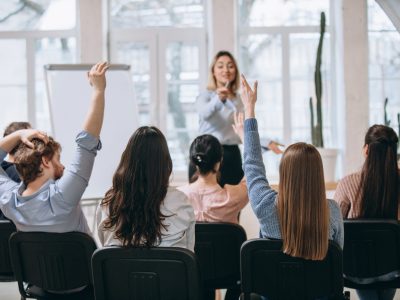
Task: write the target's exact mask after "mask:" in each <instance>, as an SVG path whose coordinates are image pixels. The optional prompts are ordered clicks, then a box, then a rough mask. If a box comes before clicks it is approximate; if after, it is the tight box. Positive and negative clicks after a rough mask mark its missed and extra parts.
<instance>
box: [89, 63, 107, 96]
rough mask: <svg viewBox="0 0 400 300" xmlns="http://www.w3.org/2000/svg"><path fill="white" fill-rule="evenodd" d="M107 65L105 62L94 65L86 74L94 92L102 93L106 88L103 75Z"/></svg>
mask: <svg viewBox="0 0 400 300" xmlns="http://www.w3.org/2000/svg"><path fill="white" fill-rule="evenodd" d="M108 67H109V65H108V64H107V62H103V63H97V64H95V65H94V66H93V67H92V68H91V69H90V71H89V72H87V76H88V80H89V83H90V85H91V86H92V87H93V88H94V89H95V90H96V91H101V92H102V91H104V90H105V88H106V76H105V73H106V71H107V69H108Z"/></svg>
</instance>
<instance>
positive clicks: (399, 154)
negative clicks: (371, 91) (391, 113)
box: [383, 97, 400, 160]
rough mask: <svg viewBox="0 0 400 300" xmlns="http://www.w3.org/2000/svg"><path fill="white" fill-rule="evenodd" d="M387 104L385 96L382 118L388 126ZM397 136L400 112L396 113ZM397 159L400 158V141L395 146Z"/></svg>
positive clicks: (399, 125) (399, 130)
mask: <svg viewBox="0 0 400 300" xmlns="http://www.w3.org/2000/svg"><path fill="white" fill-rule="evenodd" d="M388 104H389V99H388V98H387V97H386V98H385V102H384V104H383V119H384V122H385V125H386V126H390V120H389V118H388V114H387V106H388ZM397 136H400V113H398V114H397ZM397 160H400V143H398V146H397Z"/></svg>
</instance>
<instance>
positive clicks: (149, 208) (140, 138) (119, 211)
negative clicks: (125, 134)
mask: <svg viewBox="0 0 400 300" xmlns="http://www.w3.org/2000/svg"><path fill="white" fill-rule="evenodd" d="M171 172H172V160H171V156H170V154H169V150H168V145H167V141H166V140H165V137H164V135H163V134H162V132H161V131H160V130H159V129H158V128H156V127H148V126H143V127H140V128H138V129H137V130H136V131H135V133H134V134H133V135H132V137H131V138H130V140H129V142H128V145H127V146H126V149H125V151H124V152H123V153H122V156H121V161H120V163H119V166H118V168H117V170H116V171H115V174H114V177H113V186H112V187H111V189H109V190H108V192H107V193H106V195H105V198H104V199H103V200H102V205H105V206H108V212H109V217H108V219H107V220H106V222H105V225H104V227H105V228H108V229H113V230H115V236H116V237H117V238H118V239H119V240H120V241H121V242H122V245H124V246H146V247H151V246H156V245H157V244H158V243H160V242H161V235H162V234H161V230H162V229H163V228H164V229H165V228H166V225H165V224H163V221H164V220H165V217H166V216H164V215H163V214H162V213H161V210H160V207H161V204H162V202H163V201H164V198H165V196H166V194H167V190H168V185H169V177H170V175H171ZM114 228H115V229H114Z"/></svg>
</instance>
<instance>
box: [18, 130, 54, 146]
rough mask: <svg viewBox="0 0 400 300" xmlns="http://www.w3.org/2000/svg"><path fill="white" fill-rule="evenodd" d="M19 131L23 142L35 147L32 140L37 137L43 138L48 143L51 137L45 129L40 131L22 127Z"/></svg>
mask: <svg viewBox="0 0 400 300" xmlns="http://www.w3.org/2000/svg"><path fill="white" fill-rule="evenodd" d="M18 132H19V136H20V140H21V142H22V143H24V144H25V145H27V146H28V147H29V148H33V147H34V145H33V143H32V142H31V141H32V140H33V139H35V138H36V139H40V140H42V141H43V142H45V143H46V144H47V143H48V141H49V137H48V136H47V134H46V133H45V132H43V131H39V130H36V129H22V130H19V131H18Z"/></svg>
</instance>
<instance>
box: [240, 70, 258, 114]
mask: <svg viewBox="0 0 400 300" xmlns="http://www.w3.org/2000/svg"><path fill="white" fill-rule="evenodd" d="M240 80H241V86H242V91H241V96H242V102H243V105H244V109H245V115H246V118H247V117H254V108H255V106H256V102H257V86H258V82H257V81H256V82H254V85H253V89H251V87H250V85H249V84H248V83H247V80H246V77H244V75H243V74H242V75H241V76H240Z"/></svg>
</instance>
